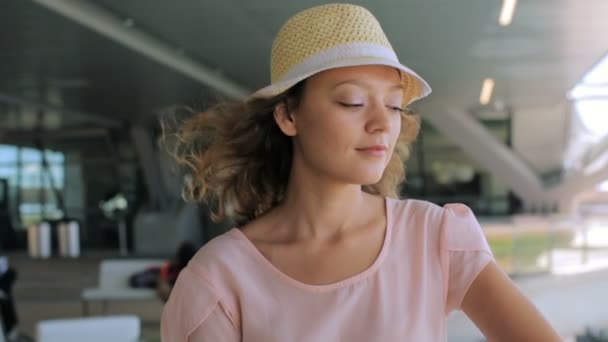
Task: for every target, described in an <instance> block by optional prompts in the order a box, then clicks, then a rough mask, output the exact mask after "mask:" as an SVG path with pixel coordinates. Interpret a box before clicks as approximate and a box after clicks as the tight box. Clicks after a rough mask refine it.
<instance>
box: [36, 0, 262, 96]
mask: <svg viewBox="0 0 608 342" xmlns="http://www.w3.org/2000/svg"><path fill="white" fill-rule="evenodd" d="M33 1H34V2H36V3H38V4H40V5H42V6H44V7H47V8H49V9H51V10H53V11H55V12H56V13H58V14H60V15H62V16H64V17H66V18H69V19H71V20H74V21H76V22H77V23H79V24H80V25H82V26H84V27H87V28H89V29H91V30H93V31H95V32H97V33H99V34H101V35H103V36H105V37H107V38H110V39H112V40H114V41H116V42H118V43H120V44H122V45H123V46H125V47H127V48H129V49H131V50H134V51H136V52H138V53H140V54H142V55H144V56H146V57H148V58H150V59H152V60H155V61H156V62H158V63H160V64H162V65H165V66H167V67H169V68H171V69H173V70H175V71H177V72H179V73H181V74H183V75H185V76H187V77H189V78H192V79H194V80H196V81H198V82H200V83H202V84H204V85H205V86H208V87H210V88H213V89H215V90H217V91H218V92H219V93H221V94H224V95H226V96H228V97H230V98H234V99H240V98H243V97H245V96H247V95H248V94H250V91H249V90H248V89H245V88H243V87H241V86H240V85H238V84H237V83H235V82H233V81H232V80H230V79H228V78H226V77H224V76H222V75H220V74H219V72H218V71H217V70H213V69H211V68H208V67H206V66H204V65H202V64H200V63H199V62H197V61H196V60H194V59H192V58H190V57H188V56H187V55H185V54H183V53H180V51H178V48H177V47H174V46H171V45H170V44H167V43H166V42H164V41H162V40H160V39H157V38H155V37H153V36H151V35H150V34H148V33H146V32H144V31H142V30H141V29H139V28H138V27H137V26H134V25H125V24H124V23H125V20H127V18H120V17H118V16H117V15H115V14H114V13H112V12H110V11H108V10H107V9H105V8H103V7H101V6H99V5H97V4H95V3H93V2H91V1H89V0H33Z"/></svg>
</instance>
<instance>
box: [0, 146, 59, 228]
mask: <svg viewBox="0 0 608 342" xmlns="http://www.w3.org/2000/svg"><path fill="white" fill-rule="evenodd" d="M64 176H65V158H64V155H63V153H61V152H54V151H49V150H45V151H44V155H43V153H42V152H41V151H40V150H38V149H35V148H29V147H18V146H11V145H0V179H6V180H7V181H8V191H9V202H10V207H9V208H10V210H11V216H12V218H13V221H14V223H15V224H14V227H16V228H17V229H19V228H24V227H27V225H29V224H31V223H38V222H39V221H40V220H41V219H57V218H60V217H61V216H62V215H63V212H62V204H61V197H62V196H63V189H64V184H65V182H64Z"/></svg>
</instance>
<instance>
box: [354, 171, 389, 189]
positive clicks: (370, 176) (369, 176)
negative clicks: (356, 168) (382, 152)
mask: <svg viewBox="0 0 608 342" xmlns="http://www.w3.org/2000/svg"><path fill="white" fill-rule="evenodd" d="M381 171H382V172H362V173H359V174H358V175H357V176H358V177H356V180H355V182H354V183H355V184H361V185H373V184H376V183H378V182H379V181H380V180H381V179H382V175H383V174H384V170H381Z"/></svg>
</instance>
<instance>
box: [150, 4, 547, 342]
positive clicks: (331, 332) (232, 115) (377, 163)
mask: <svg viewBox="0 0 608 342" xmlns="http://www.w3.org/2000/svg"><path fill="white" fill-rule="evenodd" d="M271 80H272V84H271V85H270V86H268V87H266V88H264V89H262V90H260V91H258V92H256V93H254V94H253V95H252V96H251V97H250V98H249V99H247V101H245V103H243V104H239V105H221V106H218V107H215V108H214V109H212V110H210V111H209V112H207V113H203V114H200V115H198V116H196V117H194V118H193V119H191V120H190V121H188V122H187V123H186V124H185V125H184V126H183V127H182V128H181V130H180V131H179V132H178V135H177V137H178V141H179V144H178V145H177V146H176V150H175V151H174V152H175V153H176V154H177V156H178V159H179V160H180V161H181V162H182V163H183V164H185V165H187V166H188V167H189V168H190V173H191V175H192V177H191V178H190V181H189V182H188V186H187V189H186V190H187V193H188V194H189V195H191V196H192V197H193V198H195V199H199V200H207V201H211V202H212V203H215V204H216V206H217V207H216V210H215V214H216V216H217V217H218V218H221V217H223V216H224V215H225V214H226V210H227V208H230V211H231V212H232V216H233V218H234V219H235V220H236V222H238V224H239V228H234V229H232V230H230V231H229V232H227V233H225V234H223V235H221V236H219V237H218V238H216V239H214V240H212V241H211V242H210V243H208V244H207V245H205V246H204V247H203V248H202V249H201V250H200V251H199V252H198V253H197V254H196V255H195V256H194V258H193V259H192V260H191V261H190V263H189V265H188V266H187V267H186V268H185V269H184V270H183V271H182V273H181V274H180V276H179V278H178V280H177V283H176V285H175V288H174V290H173V292H172V294H171V297H170V299H169V301H168V303H167V304H166V306H165V308H164V311H163V317H162V323H161V334H162V339H163V341H166V342H169V341H171V342H177V341H264V342H270V341H349V342H351V341H445V340H446V339H447V337H446V324H445V319H446V315H447V313H449V312H450V311H452V310H457V309H461V310H464V312H465V313H466V314H467V315H468V316H469V317H470V318H471V319H472V320H473V321H474V322H475V324H477V326H478V327H479V328H480V329H481V331H482V332H483V333H484V334H485V335H486V336H487V337H488V338H489V339H491V340H496V341H557V340H559V337H558V336H557V335H556V333H555V332H554V331H553V330H552V328H551V327H550V326H549V325H548V324H547V322H546V321H545V320H544V319H543V318H542V316H541V315H540V314H539V313H538V312H537V311H536V310H535V308H534V307H533V306H532V305H531V304H530V303H529V302H528V301H527V300H526V299H525V298H524V297H523V296H522V295H521V294H520V293H519V292H518V291H517V289H516V287H515V286H514V285H513V284H512V283H511V282H510V281H509V278H508V277H506V276H505V275H504V273H502V272H501V270H500V269H499V268H498V267H497V266H496V264H495V263H494V261H493V257H492V254H491V252H490V249H489V248H488V244H487V242H486V241H485V239H484V237H483V234H482V232H481V229H480V227H479V225H478V223H477V221H476V219H475V217H474V216H473V214H472V212H471V210H470V209H469V208H467V207H466V206H464V205H461V204H451V205H446V206H445V207H443V208H442V207H438V206H435V205H433V204H431V203H428V202H424V201H415V200H397V199H394V198H393V197H395V196H396V191H397V186H398V184H399V183H401V181H402V180H403V178H404V166H403V165H404V161H405V159H406V158H407V156H408V147H409V145H410V144H411V143H412V141H414V139H415V137H416V134H417V132H418V128H419V121H418V120H417V119H416V118H415V117H413V116H411V115H407V113H406V111H405V110H404V108H405V107H406V106H407V105H409V104H410V103H411V102H412V101H414V100H416V99H419V98H422V97H424V96H426V95H428V94H429V93H430V88H429V86H428V85H427V84H426V82H425V81H424V80H423V79H422V78H420V77H419V76H418V75H416V74H415V73H414V72H413V71H412V70H410V69H408V68H406V67H405V66H403V65H401V64H400V63H399V61H398V60H397V57H396V56H395V54H394V52H393V50H392V48H391V45H390V43H389V42H388V40H387V38H386V36H385V35H384V33H383V32H382V29H381V27H380V25H379V24H378V22H377V21H376V19H375V18H374V17H373V15H372V14H371V13H369V12H368V11H367V10H365V9H364V8H362V7H359V6H353V5H348V4H332V5H324V6H318V7H313V8H311V9H308V10H305V11H303V12H300V13H298V14H297V15H295V16H294V17H292V18H291V19H290V20H289V21H288V22H287V23H286V24H285V25H284V26H283V28H282V29H281V31H280V32H279V33H278V35H277V37H276V39H275V42H274V44H273V48H272V60H271Z"/></svg>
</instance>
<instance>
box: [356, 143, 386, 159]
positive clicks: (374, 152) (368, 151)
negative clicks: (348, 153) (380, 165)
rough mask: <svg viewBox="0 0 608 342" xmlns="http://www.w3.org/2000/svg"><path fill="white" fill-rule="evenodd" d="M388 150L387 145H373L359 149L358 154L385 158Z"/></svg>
mask: <svg viewBox="0 0 608 342" xmlns="http://www.w3.org/2000/svg"><path fill="white" fill-rule="evenodd" d="M387 150H388V146H386V145H371V146H366V147H362V148H358V149H357V151H358V152H360V153H362V154H364V155H367V156H373V157H383V156H384V155H385V154H386V151H387Z"/></svg>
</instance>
